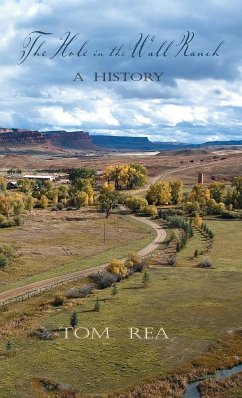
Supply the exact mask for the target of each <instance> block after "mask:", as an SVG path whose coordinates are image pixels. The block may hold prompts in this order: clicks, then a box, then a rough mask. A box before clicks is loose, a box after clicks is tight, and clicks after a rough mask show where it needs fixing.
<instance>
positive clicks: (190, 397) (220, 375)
mask: <svg viewBox="0 0 242 398" xmlns="http://www.w3.org/2000/svg"><path fill="white" fill-rule="evenodd" d="M240 371H242V364H240V365H236V366H234V367H233V368H230V369H223V370H218V371H217V372H215V373H214V374H211V375H207V376H205V377H203V378H201V379H199V380H196V381H192V382H191V383H189V384H188V386H187V389H186V391H185V393H184V394H183V395H182V398H200V393H199V391H198V389H197V386H198V384H199V383H200V382H201V381H202V380H205V379H211V378H213V379H225V378H226V377H228V376H230V375H232V374H234V373H238V372H240Z"/></svg>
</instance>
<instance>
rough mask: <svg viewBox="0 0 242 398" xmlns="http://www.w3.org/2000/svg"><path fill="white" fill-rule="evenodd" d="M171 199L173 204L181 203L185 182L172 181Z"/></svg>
mask: <svg viewBox="0 0 242 398" xmlns="http://www.w3.org/2000/svg"><path fill="white" fill-rule="evenodd" d="M170 188H171V201H172V203H173V204H175V205H176V204H177V203H180V202H181V201H182V198H183V182H182V181H179V180H176V181H170Z"/></svg>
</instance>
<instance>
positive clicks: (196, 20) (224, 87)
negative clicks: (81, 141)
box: [0, 0, 242, 143]
mask: <svg viewBox="0 0 242 398" xmlns="http://www.w3.org/2000/svg"><path fill="white" fill-rule="evenodd" d="M241 15H242V2H241V0H230V1H229V0H203V1H200V2H197V1H194V0H143V1H142V0H139V1H136V0H133V1H130V0H129V1H128V0H102V1H98V0H68V1H66V0H46V1H45V0H39V1H38V0H37V1H34V0H18V1H17V0H0V31H1V34H0V88H1V97H0V126H1V127H16V128H27V129H36V130H41V131H45V130H84V131H88V132H89V133H91V134H111V135H127V136H136V137H138V136H140V137H143V136H147V137H149V139H150V140H151V141H179V142H190V143H201V142H207V141H214V140H232V139H242V47H241V41H242V24H241ZM35 32H42V33H35ZM47 33H48V35H47ZM68 41H69V44H68ZM65 46H66V48H64V47H65ZM38 47H39V48H38ZM119 49H120V50H119ZM118 50H119V51H118ZM63 51H64V52H63ZM104 73H105V75H103V74H104ZM124 73H126V75H124ZM95 74H97V75H95ZM104 76H105V81H104ZM117 76H118V77H119V80H117ZM125 76H126V81H124V77H125ZM157 76H159V79H158V77H157ZM109 77H110V79H111V80H112V81H108V80H109ZM95 79H96V80H95ZM158 80H159V81H158Z"/></svg>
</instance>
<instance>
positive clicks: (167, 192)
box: [146, 181, 171, 205]
mask: <svg viewBox="0 0 242 398" xmlns="http://www.w3.org/2000/svg"><path fill="white" fill-rule="evenodd" d="M146 199H147V200H148V203H149V204H153V205H167V204H169V203H170V201H171V188H170V184H169V183H168V182H167V181H159V182H155V183H154V184H152V185H151V186H150V188H149V189H148V191H147V195H146Z"/></svg>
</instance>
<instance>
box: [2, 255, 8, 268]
mask: <svg viewBox="0 0 242 398" xmlns="http://www.w3.org/2000/svg"><path fill="white" fill-rule="evenodd" d="M6 265H8V258H7V257H6V256H5V255H4V254H0V268H5V267H6Z"/></svg>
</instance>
